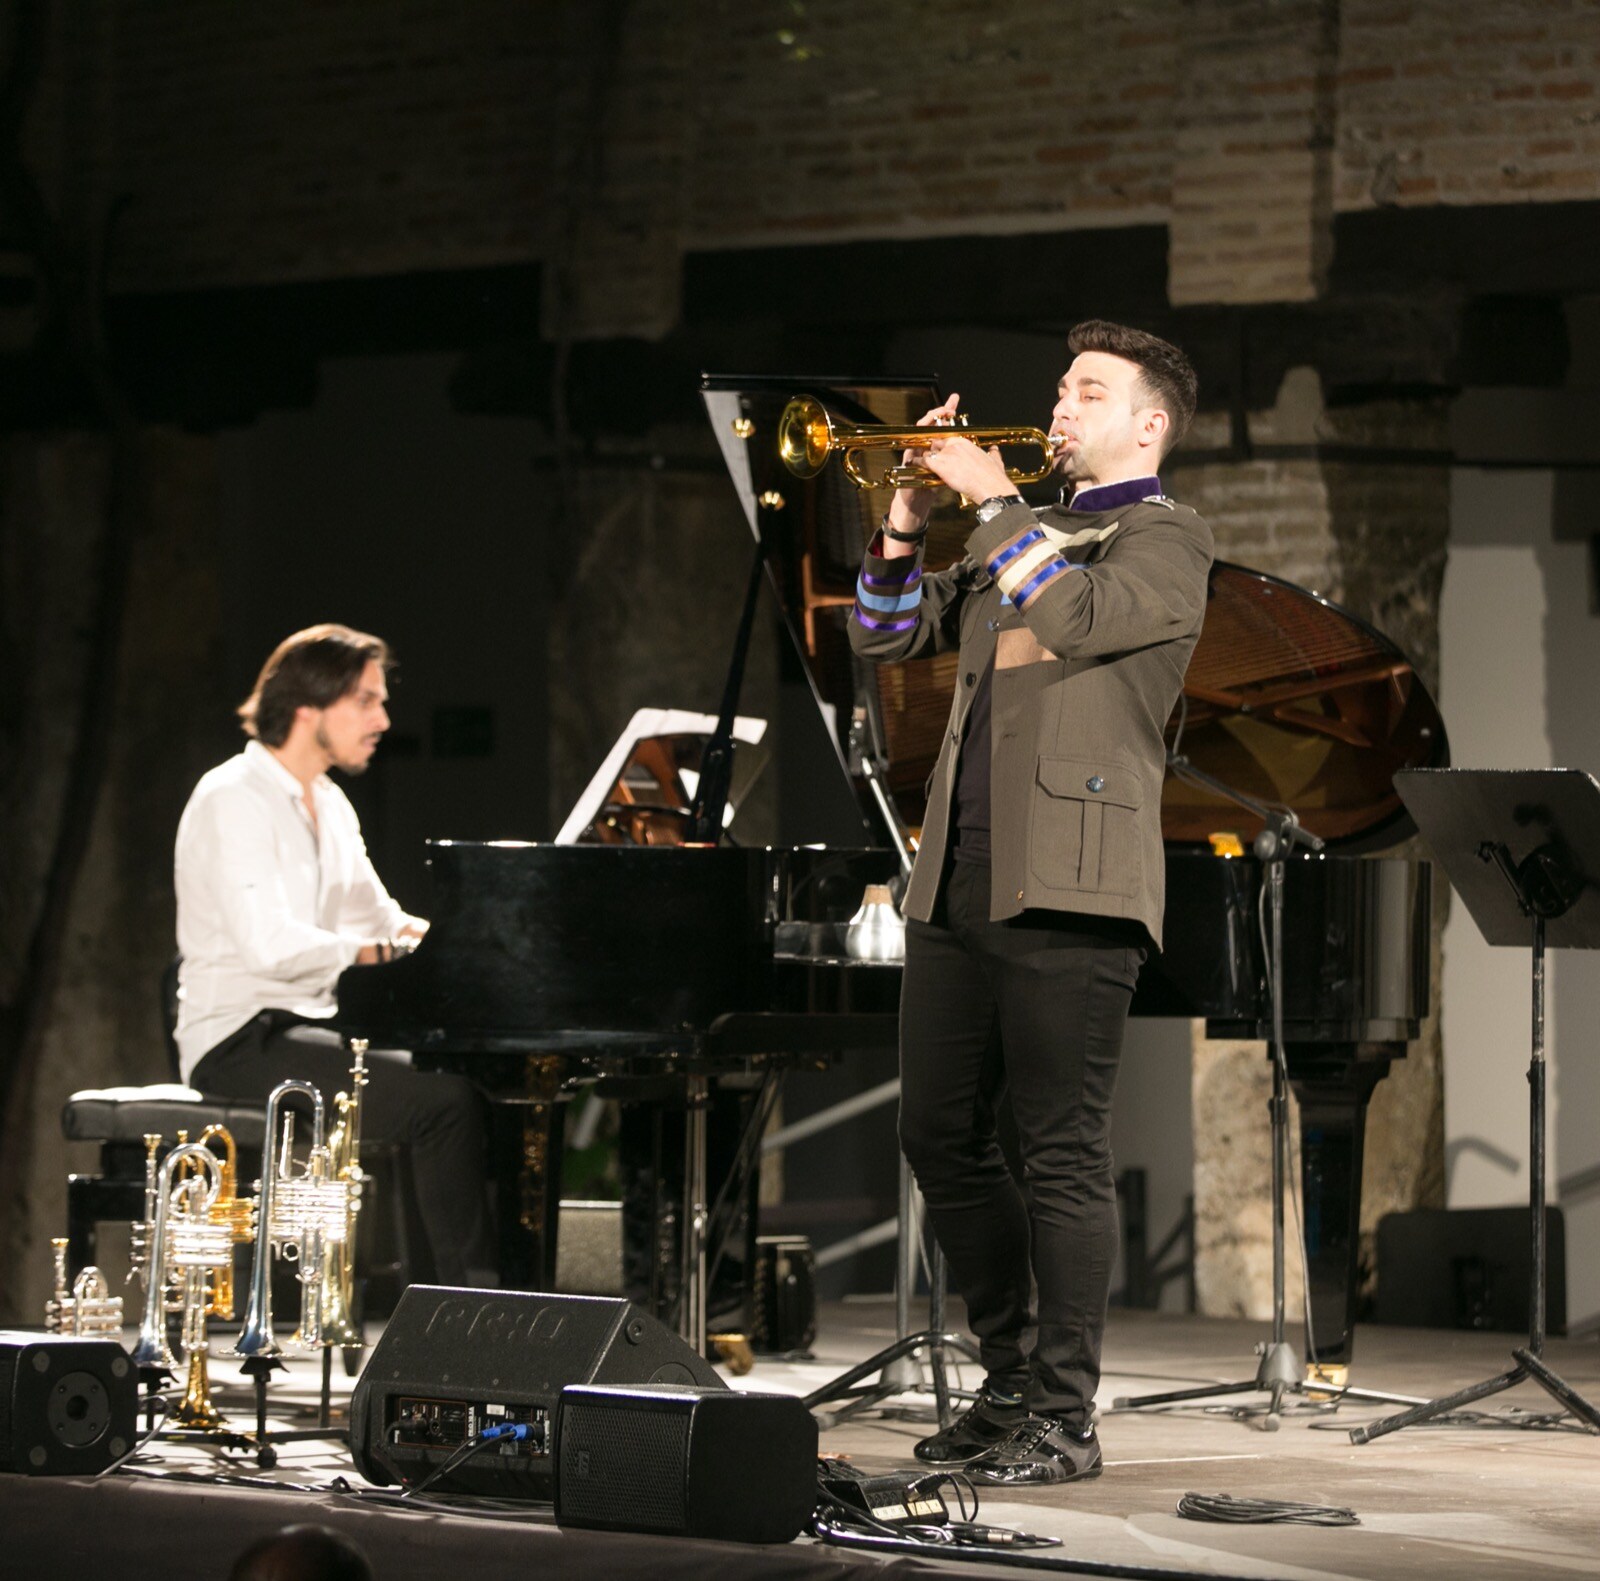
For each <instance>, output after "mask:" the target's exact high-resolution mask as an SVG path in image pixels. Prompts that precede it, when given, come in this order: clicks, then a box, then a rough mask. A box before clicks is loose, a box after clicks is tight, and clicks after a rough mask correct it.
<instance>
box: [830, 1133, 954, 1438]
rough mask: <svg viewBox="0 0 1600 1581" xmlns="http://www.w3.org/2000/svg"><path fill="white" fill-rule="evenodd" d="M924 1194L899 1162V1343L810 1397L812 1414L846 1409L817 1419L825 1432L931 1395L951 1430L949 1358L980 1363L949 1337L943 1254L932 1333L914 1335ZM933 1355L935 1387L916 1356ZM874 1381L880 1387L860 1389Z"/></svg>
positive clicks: (933, 1291) (936, 1274)
mask: <svg viewBox="0 0 1600 1581" xmlns="http://www.w3.org/2000/svg"><path fill="white" fill-rule="evenodd" d="M922 1218H923V1205H922V1193H921V1192H920V1191H918V1190H917V1183H916V1181H915V1179H913V1177H912V1174H911V1167H910V1165H908V1164H907V1163H906V1161H905V1160H904V1159H903V1158H902V1159H901V1160H900V1234H899V1240H898V1247H899V1267H898V1269H897V1271H896V1275H895V1292H894V1294H895V1330H896V1332H897V1333H898V1334H899V1336H900V1337H899V1338H898V1339H897V1340H896V1341H895V1342H894V1344H892V1345H888V1346H885V1347H884V1349H882V1350H880V1351H878V1352H877V1353H876V1354H874V1355H872V1356H869V1357H868V1358H867V1359H866V1360H865V1361H864V1362H861V1363H860V1364H859V1365H858V1366H855V1367H852V1368H851V1369H850V1370H849V1371H848V1372H844V1373H841V1374H840V1375H839V1376H838V1377H837V1378H834V1379H832V1380H831V1381H830V1382H828V1383H825V1384H823V1386H822V1387H821V1388H820V1389H815V1390H813V1391H812V1392H811V1393H810V1394H808V1395H807V1396H806V1397H805V1404H806V1407H807V1409H808V1410H812V1411H816V1410H817V1408H818V1407H819V1406H824V1405H827V1404H829V1403H830V1402H832V1401H836V1400H838V1401H843V1402H844V1403H843V1404H842V1405H841V1406H840V1408H839V1409H838V1410H836V1411H829V1412H824V1413H822V1414H821V1415H820V1416H819V1417H818V1422H819V1425H821V1426H822V1427H833V1426H835V1425H837V1424H838V1423H840V1422H843V1421H847V1420H849V1418H851V1417H853V1416H857V1415H859V1414H860V1413H861V1412H863V1411H868V1410H873V1409H875V1408H878V1407H881V1406H883V1405H884V1404H885V1402H886V1401H889V1400H893V1399H896V1398H898V1397H900V1396H903V1395H914V1394H929V1393H931V1394H932V1395H933V1397H934V1402H935V1407H934V1408H935V1410H936V1411H937V1413H938V1420H939V1425H940V1427H948V1426H949V1425H950V1384H949V1380H948V1378H947V1377H946V1374H945V1352H946V1351H947V1350H954V1351H956V1352H958V1353H959V1354H960V1355H962V1356H965V1357H966V1358H967V1359H968V1360H969V1361H976V1360H977V1359H978V1352H977V1348H976V1347H975V1346H974V1345H973V1344H972V1342H971V1341H970V1340H967V1339H965V1338H963V1336H961V1335H960V1334H950V1333H946V1332H945V1331H944V1295H945V1267H944V1254H943V1253H942V1252H941V1251H939V1249H938V1247H937V1245H935V1247H934V1252H933V1258H932V1263H931V1275H932V1277H931V1280H930V1290H929V1297H928V1327H927V1328H925V1329H922V1330H920V1331H919V1332H916V1333H912V1332H911V1298H912V1295H913V1293H914V1292H915V1290H916V1283H917V1267H918V1262H919V1250H920V1247H921V1244H922ZM924 1350H925V1351H926V1352H927V1353H928V1362H929V1370H930V1372H931V1373H932V1382H931V1383H930V1382H929V1381H928V1379H927V1377H925V1375H924V1373H923V1368H922V1362H921V1360H920V1359H919V1358H918V1355H917V1352H919V1351H924ZM874 1375H876V1376H877V1382H876V1383H867V1384H866V1385H865V1387H857V1386H858V1385H861V1384H863V1382H864V1381H865V1380H867V1379H869V1378H872V1377H873V1376H874ZM898 1413H903V1414H906V1415H909V1416H912V1417H920V1416H922V1415H924V1414H925V1411H924V1410H922V1409H920V1408H918V1407H915V1406H911V1407H899V1408H897V1414H898Z"/></svg>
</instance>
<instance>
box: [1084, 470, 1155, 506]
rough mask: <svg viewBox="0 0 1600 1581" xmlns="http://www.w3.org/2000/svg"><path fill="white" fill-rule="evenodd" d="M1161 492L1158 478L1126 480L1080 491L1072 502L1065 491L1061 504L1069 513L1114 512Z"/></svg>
mask: <svg viewBox="0 0 1600 1581" xmlns="http://www.w3.org/2000/svg"><path fill="white" fill-rule="evenodd" d="M1160 492H1161V479H1160V478H1158V477H1148V478H1125V479H1124V480H1123V481H1122V482H1120V483H1096V484H1095V485H1094V486H1093V487H1092V488H1087V489H1079V490H1078V492H1077V493H1076V494H1074V495H1073V496H1072V498H1071V499H1070V500H1068V499H1067V498H1066V497H1065V495H1066V490H1065V489H1063V490H1062V496H1063V498H1062V501H1061V503H1062V504H1063V505H1065V506H1066V507H1067V509H1068V510H1069V511H1083V512H1088V511H1114V510H1118V509H1120V508H1121V507H1122V506H1124V505H1132V504H1134V503H1135V502H1136V501H1138V500H1145V499H1149V497H1150V496H1151V495H1152V494H1159V493H1160Z"/></svg>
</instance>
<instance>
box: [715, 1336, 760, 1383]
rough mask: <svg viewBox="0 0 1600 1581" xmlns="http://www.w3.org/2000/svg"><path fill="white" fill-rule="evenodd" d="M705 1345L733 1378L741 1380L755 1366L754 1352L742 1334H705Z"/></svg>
mask: <svg viewBox="0 0 1600 1581" xmlns="http://www.w3.org/2000/svg"><path fill="white" fill-rule="evenodd" d="M706 1343H707V1344H708V1345H710V1347H711V1348H712V1350H714V1351H715V1352H716V1353H717V1361H718V1362H719V1363H721V1365H722V1366H724V1367H726V1368H727V1369H728V1371H729V1372H731V1373H732V1374H733V1375H734V1377H735V1378H742V1377H744V1375H745V1374H746V1373H747V1372H749V1371H750V1369H751V1368H752V1367H754V1366H755V1364H756V1355H755V1352H754V1351H753V1350H752V1349H751V1348H750V1341H749V1340H748V1339H746V1338H745V1336H744V1335H743V1334H707V1335H706Z"/></svg>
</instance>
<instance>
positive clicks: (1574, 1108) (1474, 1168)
mask: <svg viewBox="0 0 1600 1581" xmlns="http://www.w3.org/2000/svg"><path fill="white" fill-rule="evenodd" d="M1576 480H1577V475H1575V474H1572V473H1565V474H1558V473H1555V472H1552V471H1550V470H1548V469H1537V468H1528V469H1515V470H1504V471H1500V470H1488V469H1478V468H1469V467H1463V468H1459V469H1458V470H1457V472H1456V475H1455V478H1454V486H1453V494H1452V501H1451V538H1450V557H1449V561H1448V563H1447V565H1446V569H1445V580H1444V590H1443V595H1442V598H1441V603H1440V686H1439V693H1440V696H1439V701H1440V706H1441V708H1442V709H1443V712H1444V717H1445V723H1446V726H1447V728H1448V729H1449V732H1450V747H1451V760H1452V762H1453V763H1454V764H1455V765H1456V766H1457V767H1459V768H1545V767H1564V768H1580V769H1586V770H1588V771H1590V772H1591V773H1594V772H1600V706H1597V704H1596V700H1595V699H1596V685H1597V680H1600V615H1597V614H1595V613H1594V612H1593V611H1592V609H1591V591H1590V589H1591V576H1592V573H1591V569H1590V564H1589V553H1590V551H1589V546H1588V542H1587V537H1588V534H1589V533H1591V532H1595V531H1597V530H1600V520H1593V519H1589V518H1590V512H1589V511H1588V509H1587V506H1586V502H1585V500H1584V497H1583V496H1584V494H1585V493H1586V492H1587V483H1583V485H1582V486H1581V487H1576V488H1575V487H1574V483H1575V481H1576ZM1546 996H1547V997H1546V1058H1547V1061H1548V1065H1549V1077H1548V1080H1549V1090H1550V1095H1549V1105H1548V1123H1549V1133H1548V1135H1549V1143H1548V1147H1549V1161H1548V1184H1549V1190H1550V1200H1551V1201H1552V1202H1560V1203H1561V1206H1562V1207H1563V1209H1564V1211H1565V1213H1566V1215H1567V1313H1568V1318H1569V1322H1570V1323H1571V1324H1572V1325H1574V1326H1582V1325H1583V1324H1584V1323H1585V1321H1586V1320H1587V1319H1589V1318H1590V1317H1592V1316H1595V1315H1600V1189H1595V1188H1586V1189H1574V1187H1569V1189H1568V1190H1567V1191H1566V1192H1565V1193H1563V1191H1562V1190H1561V1186H1560V1182H1561V1181H1563V1180H1566V1181H1569V1182H1575V1177H1578V1176H1581V1175H1582V1174H1583V1173H1584V1172H1585V1171H1589V1170H1592V1169H1594V1168H1595V1167H1596V1166H1600V1129H1597V1127H1596V1124H1595V1122H1596V1120H1597V1119H1600V952H1577V951H1553V952H1552V953H1551V954H1550V956H1549V958H1548V968H1547V985H1546ZM1529 997H1530V996H1529V957H1528V952H1526V951H1522V950H1511V949H1503V948H1502V949H1491V948H1490V947H1489V946H1488V945H1486V944H1485V943H1484V942H1483V938H1482V936H1481V935H1480V934H1479V933H1478V930H1477V928H1476V926H1475V925H1474V924H1473V922H1472V919H1471V917H1470V916H1468V914H1467V911H1466V908H1465V907H1464V906H1462V905H1461V904H1460V903H1459V902H1457V903H1455V904H1453V905H1452V907H1451V910H1450V920H1449V922H1448V924H1447V926H1446V928H1445V935H1444V987H1443V1004H1442V1015H1443V1034H1444V1083H1445V1085H1444V1105H1445V1167H1446V1181H1447V1193H1448V1202H1449V1205H1450V1206H1451V1207H1453V1208H1466V1207H1489V1206H1507V1205H1512V1204H1520V1203H1525V1202H1526V1201H1527V1194H1528V1104H1527V1084H1526V1081H1525V1079H1524V1076H1525V1072H1526V1069H1527V1065H1528V1053H1529V1038H1530V1008H1529Z"/></svg>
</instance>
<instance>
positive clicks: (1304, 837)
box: [1167, 752, 1324, 861]
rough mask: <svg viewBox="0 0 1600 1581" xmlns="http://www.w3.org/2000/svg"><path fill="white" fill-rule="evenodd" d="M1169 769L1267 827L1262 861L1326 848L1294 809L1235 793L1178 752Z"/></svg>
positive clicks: (1258, 841) (1170, 758) (1260, 841)
mask: <svg viewBox="0 0 1600 1581" xmlns="http://www.w3.org/2000/svg"><path fill="white" fill-rule="evenodd" d="M1167 767H1168V768H1169V769H1171V770H1172V772H1173V773H1174V774H1176V775H1177V777H1178V778H1179V779H1181V780H1186V781H1188V783H1189V784H1191V785H1199V786H1201V787H1203V788H1204V789H1206V790H1209V791H1215V792H1216V794H1217V795H1218V796H1221V797H1223V798H1224V799H1225V800H1227V801H1231V802H1232V803H1233V804H1234V805H1235V806H1236V807H1243V808H1244V810H1245V811H1246V812H1252V813H1254V814H1255V815H1256V817H1258V818H1259V819H1260V820H1261V821H1262V823H1264V824H1265V825H1266V828H1265V829H1263V830H1262V832H1261V834H1260V835H1257V836H1256V847H1257V848H1256V852H1255V854H1256V855H1257V856H1258V857H1260V858H1262V860H1264V861H1268V860H1271V858H1273V857H1275V856H1286V855H1287V854H1288V853H1289V852H1290V851H1291V850H1293V849H1294V847H1295V846H1296V845H1303V846H1306V847H1307V848H1308V849H1309V850H1312V851H1320V850H1321V849H1322V848H1323V843H1324V842H1323V841H1322V840H1321V839H1320V838H1319V837H1318V836H1316V835H1314V834H1312V833H1311V832H1310V830H1308V829H1307V828H1306V827H1305V826H1304V825H1303V824H1302V823H1301V822H1300V819H1299V817H1298V816H1297V815H1296V813H1295V811H1294V809H1293V808H1292V807H1288V808H1283V809H1281V810H1280V809H1278V808H1275V807H1269V806H1268V805H1267V804H1266V803H1265V802H1261V801H1257V800H1256V799H1255V797H1253V796H1246V795H1245V793H1244V792H1243V791H1238V790H1235V789H1234V788H1233V786H1231V785H1229V784H1228V783H1227V782H1226V781H1224V780H1219V779H1218V778H1217V777H1216V775H1214V774H1208V773H1206V771H1205V770H1204V769H1197V768H1196V767H1195V766H1194V764H1193V763H1191V762H1190V761H1189V760H1188V758H1186V757H1183V756H1182V755H1180V754H1179V753H1176V752H1168V753H1167ZM1268 836H1270V843H1269V844H1268V845H1267V848H1266V849H1265V850H1263V849H1260V847H1261V845H1262V844H1263V840H1264V837H1268Z"/></svg>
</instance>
